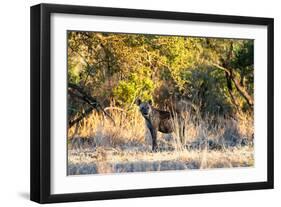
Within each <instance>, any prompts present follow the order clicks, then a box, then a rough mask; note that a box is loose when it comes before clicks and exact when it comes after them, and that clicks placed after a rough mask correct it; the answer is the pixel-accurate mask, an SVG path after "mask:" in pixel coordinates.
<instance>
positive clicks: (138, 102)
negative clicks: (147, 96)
mask: <svg viewBox="0 0 281 207" xmlns="http://www.w3.org/2000/svg"><path fill="white" fill-rule="evenodd" d="M135 103H136V104H137V105H138V106H139V105H140V104H141V100H140V99H139V98H137V100H136V101H135Z"/></svg>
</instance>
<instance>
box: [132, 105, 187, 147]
mask: <svg viewBox="0 0 281 207" xmlns="http://www.w3.org/2000/svg"><path fill="white" fill-rule="evenodd" d="M136 104H137V105H138V106H139V109H140V112H141V114H142V116H143V117H144V119H145V123H146V126H147V128H148V129H149V131H150V134H151V138H152V150H153V151H156V150H157V149H158V146H157V131H160V132H162V133H172V132H173V131H174V124H173V118H174V117H173V115H172V114H171V113H170V112H168V111H162V110H159V109H156V108H154V107H152V102H151V101H148V102H142V101H141V100H137V101H136ZM182 132H183V131H182ZM180 135H182V133H180Z"/></svg>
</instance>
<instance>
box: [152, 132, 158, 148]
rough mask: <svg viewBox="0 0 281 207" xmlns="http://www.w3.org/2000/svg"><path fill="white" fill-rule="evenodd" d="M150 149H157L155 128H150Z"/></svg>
mask: <svg viewBox="0 0 281 207" xmlns="http://www.w3.org/2000/svg"><path fill="white" fill-rule="evenodd" d="M151 135H152V151H154V152H155V151H157V150H158V145H157V130H156V129H154V130H152V133H151Z"/></svg>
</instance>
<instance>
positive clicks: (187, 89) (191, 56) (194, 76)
mask: <svg viewBox="0 0 281 207" xmlns="http://www.w3.org/2000/svg"><path fill="white" fill-rule="evenodd" d="M253 52H254V41H253V40H238V39H222V38H203V37H202V38H199V37H181V36H159V35H144V34H140V35H138V34H114V33H96V32H69V33H68V82H70V83H74V84H77V85H79V86H80V87H82V88H83V89H84V90H85V91H86V92H87V93H89V94H90V95H92V96H94V97H96V98H97V100H99V102H100V103H101V104H102V105H103V106H108V105H109V104H110V102H111V101H114V102H115V103H116V104H117V105H119V106H120V107H124V108H130V107H131V106H132V105H133V103H134V101H135V99H136V98H138V97H139V98H141V99H144V100H148V99H153V100H154V103H155V104H156V105H158V106H160V107H165V103H166V100H169V99H170V98H171V97H174V96H176V95H177V94H179V95H180V97H181V98H182V99H185V100H189V101H191V102H193V104H195V105H197V106H198V107H199V108H200V110H201V112H202V113H218V108H219V113H220V114H225V113H233V111H235V110H241V111H251V110H252V108H253V107H252V99H253V90H254V83H253V82H254V81H253V78H254V77H253V74H254V72H253V71H254V66H253V62H254V60H253V58H254V54H253ZM69 103H70V104H69V107H71V108H70V109H69V111H71V114H75V112H77V111H78V112H79V111H80V112H81V109H82V110H83V109H84V108H85V105H83V104H82V103H79V102H77V100H75V99H71V98H69ZM78 112H77V113H78Z"/></svg>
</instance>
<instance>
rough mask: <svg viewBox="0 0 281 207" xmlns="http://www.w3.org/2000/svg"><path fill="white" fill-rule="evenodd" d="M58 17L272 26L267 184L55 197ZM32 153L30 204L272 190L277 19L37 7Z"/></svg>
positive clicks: (33, 26)
mask: <svg viewBox="0 0 281 207" xmlns="http://www.w3.org/2000/svg"><path fill="white" fill-rule="evenodd" d="M52 13H67V14H83V15H99V16H113V17H134V18H151V19H164V20H182V21H194V22H207V23H233V24H245V25H264V26H267V35H268V36H267V41H268V42H267V43H268V48H267V58H268V62H267V75H268V80H267V83H268V84H267V93H268V97H267V104H268V106H267V107H268V108H267V113H268V117H267V127H268V131H267V181H265V182H249V183H237V184H219V185H204V186H186V187H169V188H153V189H136V190H121V191H106V192H85V193H73V194H51V193H50V189H51V183H50V180H51V179H50V170H51V163H50V156H51V154H50V149H51V143H50V136H51V134H50V130H51V114H50V112H51V110H50V107H51V104H50V103H51V101H50V100H51V91H50V89H51V81H50V80H51V74H50V67H51V65H50V58H51V55H50V52H51V50H50V31H51V27H50V26H51V25H50V15H51V14H52ZM30 24H31V36H30V42H31V54H30V55H31V56H30V62H31V106H30V107H31V129H30V131H31V151H30V162H31V168H30V172H31V173H30V199H31V200H32V201H35V202H38V203H54V202H70V201H88V200H103V199H119V198H134V197H146V196H166V195H179V194H195V193H211V192H224V191H242V190H256V189H272V188H273V186H274V184H273V177H274V168H273V167H274V166H273V165H274V158H273V156H274V151H273V150H274V147H273V130H274V129H273V122H274V118H273V115H274V108H273V107H274V106H273V94H274V88H273V86H274V83H273V61H274V59H273V56H274V55H273V52H274V51H273V44H274V42H273V38H274V31H273V29H274V20H273V19H272V18H260V17H245V16H228V15H213V14H195V13H180V12H168V11H152V10H135V9H120V8H103V7H88V6H72V5H55V4H39V5H35V6H32V7H31V22H30Z"/></svg>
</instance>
